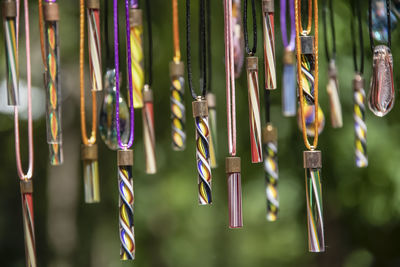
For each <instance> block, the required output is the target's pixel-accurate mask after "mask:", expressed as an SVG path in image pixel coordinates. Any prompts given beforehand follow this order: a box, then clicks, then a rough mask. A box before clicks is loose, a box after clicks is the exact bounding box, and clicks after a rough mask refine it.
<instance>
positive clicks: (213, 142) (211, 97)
mask: <svg viewBox="0 0 400 267" xmlns="http://www.w3.org/2000/svg"><path fill="white" fill-rule="evenodd" d="M210 6H211V0H206V10H207V12H206V13H207V14H206V20H207V23H206V24H207V25H206V29H207V30H206V35H207V36H206V39H207V48H206V53H207V80H208V82H207V84H206V86H207V95H206V99H207V104H208V123H209V127H210V138H209V139H210V164H211V168H212V169H215V168H217V167H218V163H217V155H218V153H217V152H218V128H217V98H216V96H215V94H214V93H212V51H211V49H212V47H211V7H210Z"/></svg>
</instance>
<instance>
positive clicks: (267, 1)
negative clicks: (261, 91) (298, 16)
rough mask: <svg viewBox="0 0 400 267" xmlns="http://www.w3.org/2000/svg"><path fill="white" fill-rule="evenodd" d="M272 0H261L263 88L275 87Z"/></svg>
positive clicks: (271, 88)
mask: <svg viewBox="0 0 400 267" xmlns="http://www.w3.org/2000/svg"><path fill="white" fill-rule="evenodd" d="M274 12H275V11H274V1H273V0H262V14H263V33H264V67H265V89H267V90H273V89H276V66H275V27H274Z"/></svg>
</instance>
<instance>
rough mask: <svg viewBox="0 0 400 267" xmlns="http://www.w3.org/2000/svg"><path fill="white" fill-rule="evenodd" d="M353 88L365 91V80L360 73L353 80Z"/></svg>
mask: <svg viewBox="0 0 400 267" xmlns="http://www.w3.org/2000/svg"><path fill="white" fill-rule="evenodd" d="M353 88H354V90H361V89H364V78H363V77H362V76H361V75H360V74H358V73H357V74H356V76H355V77H354V79H353Z"/></svg>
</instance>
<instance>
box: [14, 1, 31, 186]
mask: <svg viewBox="0 0 400 267" xmlns="http://www.w3.org/2000/svg"><path fill="white" fill-rule="evenodd" d="M19 4H20V1H19V0H17V55H18V31H19ZM24 13H25V39H26V44H25V45H26V75H27V83H28V148H29V167H28V171H27V173H26V174H24V171H23V170H22V166H21V153H20V141H19V122H18V107H17V106H15V107H14V129H15V154H16V161H17V170H18V176H19V178H20V179H21V180H27V179H31V178H32V173H33V125H32V92H31V50H30V38H29V8H28V0H24ZM17 58H18V57H17Z"/></svg>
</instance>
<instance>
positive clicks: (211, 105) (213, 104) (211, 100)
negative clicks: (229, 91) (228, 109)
mask: <svg viewBox="0 0 400 267" xmlns="http://www.w3.org/2000/svg"><path fill="white" fill-rule="evenodd" d="M206 99H207V104H208V108H210V109H212V108H215V107H216V106H217V99H216V98H215V95H214V94H213V93H207V95H206Z"/></svg>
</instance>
